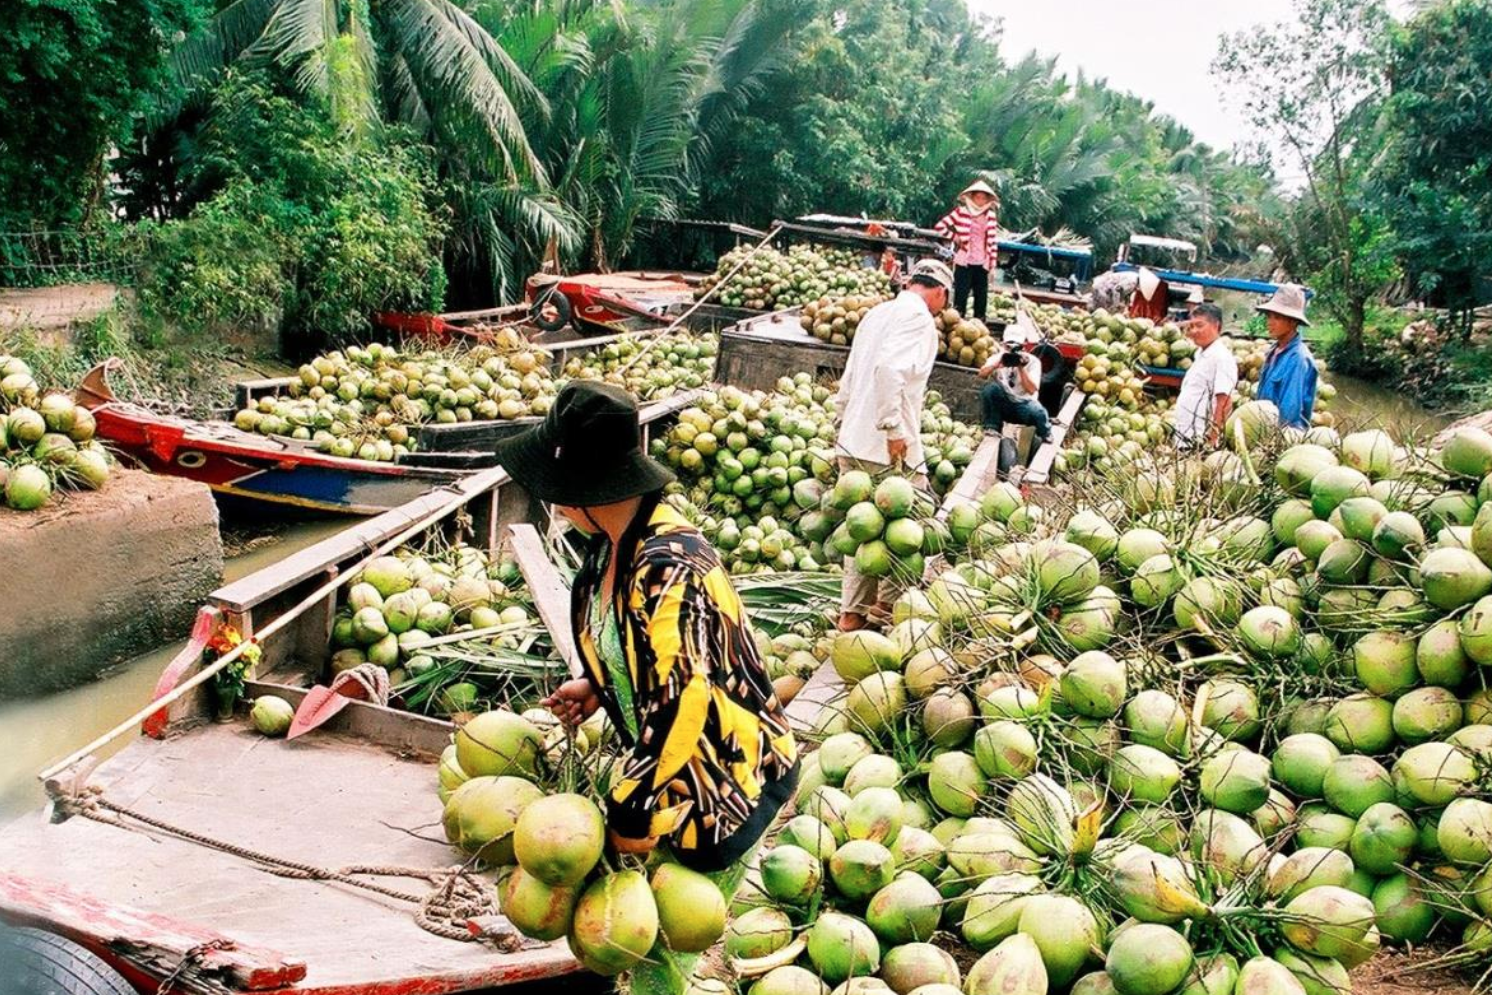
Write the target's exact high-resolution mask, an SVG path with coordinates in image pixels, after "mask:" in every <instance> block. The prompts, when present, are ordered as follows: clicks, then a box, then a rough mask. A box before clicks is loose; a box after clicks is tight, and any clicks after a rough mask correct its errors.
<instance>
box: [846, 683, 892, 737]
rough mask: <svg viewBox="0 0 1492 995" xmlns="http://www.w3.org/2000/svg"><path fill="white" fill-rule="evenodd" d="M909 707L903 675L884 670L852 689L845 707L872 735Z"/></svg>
mask: <svg viewBox="0 0 1492 995" xmlns="http://www.w3.org/2000/svg"><path fill="white" fill-rule="evenodd" d="M906 707H907V691H906V685H905V682H904V680H903V679H902V676H901V674H898V673H895V672H892V671H882V672H880V673H876V674H872V675H870V676H869V677H867V678H865V679H864V680H862V681H860V682H859V683H858V684H856V685H855V686H854V687H852V688H850V694H849V698H848V699H847V701H846V705H845V708H846V710H847V711H848V712H849V714H850V716H851V717H852V718H853V719H854V720H855V722H856V723H857V724H858V725H859V726H860V728H863V729H865V730H866V732H868V733H870V734H871V735H879V734H880V733H882V732H884V731H885V730H886V729H887V728H889V727H890V725H891V724H892V722H893V721H895V720H896V719H897V718H898V717H899V716H900V715H901V713H902V712H903V711H905V710H906Z"/></svg>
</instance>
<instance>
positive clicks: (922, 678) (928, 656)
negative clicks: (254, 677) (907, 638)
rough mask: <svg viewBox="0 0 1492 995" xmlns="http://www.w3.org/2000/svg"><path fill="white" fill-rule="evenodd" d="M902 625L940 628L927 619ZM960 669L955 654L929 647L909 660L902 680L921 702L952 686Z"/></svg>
mask: <svg viewBox="0 0 1492 995" xmlns="http://www.w3.org/2000/svg"><path fill="white" fill-rule="evenodd" d="M902 624H903V625H908V626H931V627H934V628H936V627H937V626H938V623H936V622H928V621H926V620H925V619H912V620H910V621H908V622H904V623H902ZM898 628H899V627H898ZM960 669H961V668H960V667H959V664H958V661H957V660H955V659H954V658H953V654H951V653H949V652H948V651H947V650H945V649H943V648H942V647H941V646H929V647H927V648H925V649H920V650H917V651H916V652H914V653H913V654H912V655H911V658H910V659H908V660H907V668H906V670H905V671H904V672H903V674H902V678H903V680H904V681H905V682H906V689H907V694H909V695H911V696H912V697H913V698H915V699H918V700H920V699H922V698H926V697H927V696H928V695H930V694H932V693H933V692H934V691H936V690H937V689H938V688H940V687H945V686H946V685H948V684H951V683H952V682H953V680H954V678H955V677H956V676H957V675H958V673H959V670H960Z"/></svg>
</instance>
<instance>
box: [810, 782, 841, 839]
mask: <svg viewBox="0 0 1492 995" xmlns="http://www.w3.org/2000/svg"><path fill="white" fill-rule="evenodd" d="M850 801H851V799H850V796H849V795H847V794H845V793H844V792H843V791H841V790H839V789H838V788H836V787H834V786H832V785H828V784H821V785H819V786H818V787H817V788H814V789H813V790H812V791H811V792H809V794H808V797H806V798H804V799H802V800H801V801H800V802H799V803H798V811H799V812H801V813H802V814H804V815H811V816H813V817H814V818H815V819H817V820H818V821H819V822H821V823H823V824H824V825H825V826H827V827H828V829H829V831H830V832H831V833H833V834H834V839H835V842H836V843H837V844H839V845H843V844H844V841H845V840H847V839H849V833H848V832H847V831H846V829H845V825H844V816H845V813H846V812H848V811H849V808H850Z"/></svg>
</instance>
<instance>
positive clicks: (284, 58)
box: [247, 0, 338, 95]
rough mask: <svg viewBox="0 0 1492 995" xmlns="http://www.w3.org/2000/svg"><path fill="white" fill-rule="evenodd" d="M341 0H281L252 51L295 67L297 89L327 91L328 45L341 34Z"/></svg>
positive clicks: (254, 57)
mask: <svg viewBox="0 0 1492 995" xmlns="http://www.w3.org/2000/svg"><path fill="white" fill-rule="evenodd" d="M336 3H337V0H280V3H279V5H278V6H277V7H276V8H275V12H274V16H273V17H271V18H270V20H269V23H268V24H266V25H265V27H264V32H263V33H262V34H261V35H260V36H259V37H258V38H257V39H255V41H254V43H253V45H251V46H250V48H249V50H248V53H247V54H249V55H250V57H251V58H253V59H256V60H263V61H265V62H271V61H272V62H274V63H276V64H278V65H280V66H283V67H286V68H288V69H289V70H290V71H291V75H292V79H293V80H294V82H295V86H296V88H297V89H299V90H301V91H302V92H306V93H318V94H323V95H325V94H326V92H327V86H328V79H329V77H328V67H327V56H328V53H327V51H326V47H327V45H328V44H330V43H331V41H332V40H333V39H335V38H336V37H337V34H338V30H337V7H336Z"/></svg>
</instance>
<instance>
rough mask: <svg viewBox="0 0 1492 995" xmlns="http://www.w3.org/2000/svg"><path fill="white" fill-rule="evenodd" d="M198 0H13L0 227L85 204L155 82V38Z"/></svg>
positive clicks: (199, 6) (1, 124) (158, 62)
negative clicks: (121, 0) (117, 0)
mask: <svg viewBox="0 0 1492 995" xmlns="http://www.w3.org/2000/svg"><path fill="white" fill-rule="evenodd" d="M207 6H208V4H207V3H206V0H129V2H127V3H99V2H96V0H13V2H11V3H8V4H6V8H5V9H6V16H5V19H4V24H5V32H4V34H5V44H4V45H0V231H7V230H16V229H31V228H56V227H62V226H68V225H73V224H77V223H78V222H81V221H83V220H85V219H86V218H88V217H89V216H90V215H91V214H93V213H95V209H96V208H97V207H98V206H100V195H101V193H102V188H103V180H104V177H105V174H106V170H105V168H104V157H105V155H106V154H107V153H108V151H109V148H110V146H111V144H113V143H115V142H118V141H122V140H123V139H125V138H126V137H127V136H128V134H129V131H130V128H131V125H132V118H133V116H134V115H135V114H136V113H137V112H139V111H140V110H141V109H142V108H143V107H144V106H145V104H146V102H147V101H148V100H149V99H150V98H151V96H152V94H153V92H154V91H156V90H158V89H159V88H160V87H161V86H162V85H163V73H162V70H163V68H164V63H165V56H164V51H163V46H162V41H161V40H162V39H163V38H170V37H172V36H173V35H175V34H176V33H178V32H180V31H182V30H184V29H186V28H188V27H190V26H191V25H192V24H193V23H195V21H196V20H197V19H198V17H199V16H200V15H201V13H203V12H204V10H205V8H206V7H207Z"/></svg>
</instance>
